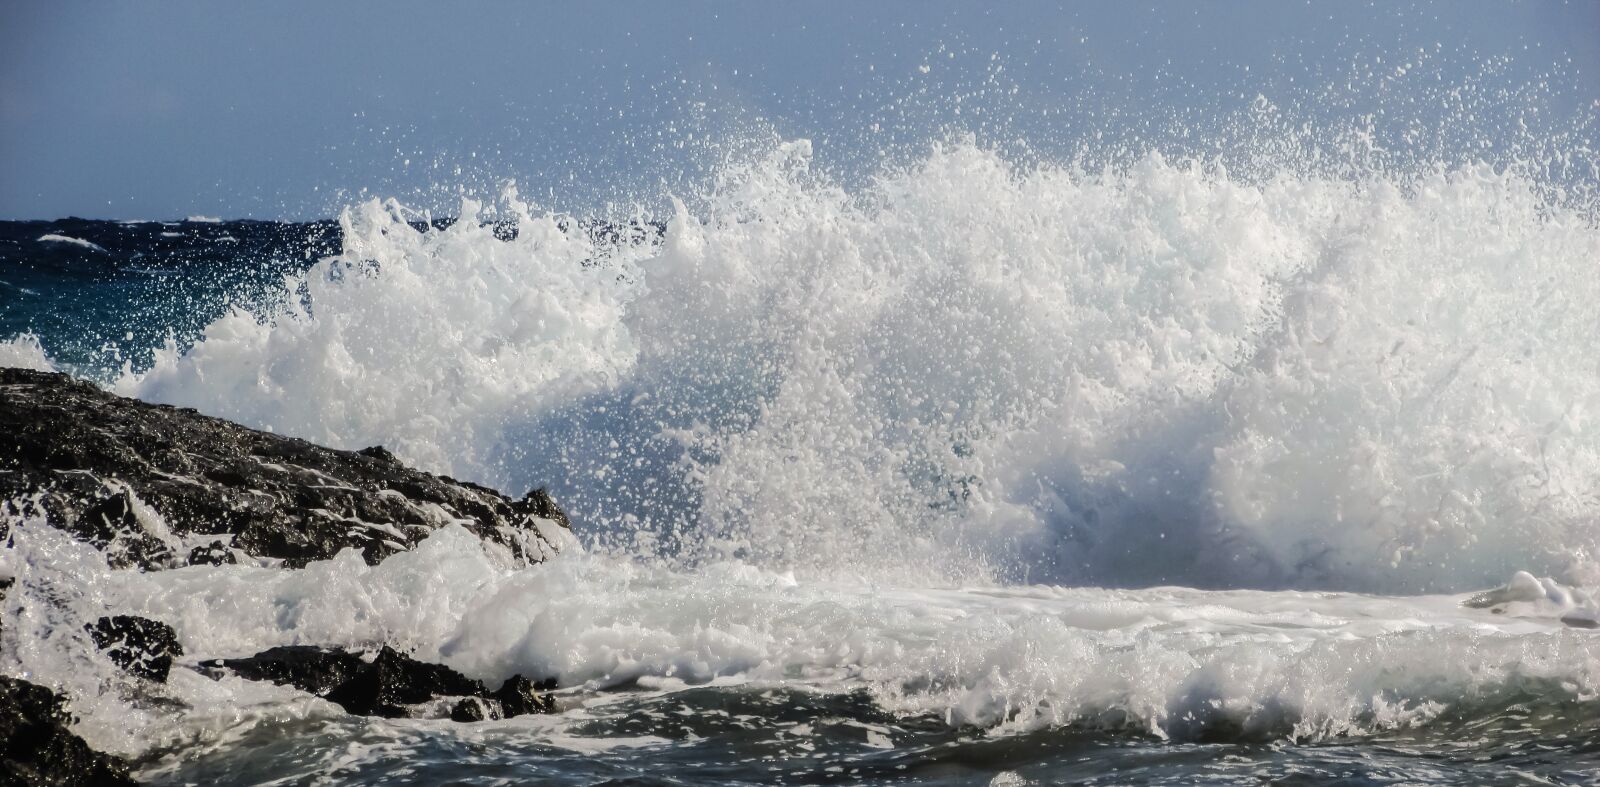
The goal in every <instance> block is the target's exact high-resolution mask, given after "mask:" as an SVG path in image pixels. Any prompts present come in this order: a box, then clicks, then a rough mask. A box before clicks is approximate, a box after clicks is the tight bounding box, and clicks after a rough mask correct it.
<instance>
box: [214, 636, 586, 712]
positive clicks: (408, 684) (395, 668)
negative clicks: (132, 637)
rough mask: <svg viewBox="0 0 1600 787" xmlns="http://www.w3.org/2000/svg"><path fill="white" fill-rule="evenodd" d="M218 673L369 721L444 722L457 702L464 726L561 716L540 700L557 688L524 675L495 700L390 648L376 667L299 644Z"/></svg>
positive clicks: (449, 672) (226, 662)
mask: <svg viewBox="0 0 1600 787" xmlns="http://www.w3.org/2000/svg"><path fill="white" fill-rule="evenodd" d="M215 666H216V667H221V668H225V669H228V670H232V671H233V672H234V673H235V674H237V675H239V676H240V677H242V678H247V679H250V680H270V681H272V682H274V683H277V684H280V685H283V684H287V685H291V686H294V687H296V688H299V689H300V690H302V691H308V692H311V693H313V694H317V695H320V696H322V698H323V699H326V700H328V701H329V702H333V703H336V704H338V705H339V706H340V707H343V708H344V709H345V711H347V712H349V713H353V714H357V715H361V716H386V717H389V718H403V717H416V716H429V715H438V714H439V713H440V712H441V711H442V709H441V708H440V707H439V706H438V702H439V701H440V700H449V699H451V698H455V701H454V702H451V703H449V704H448V705H446V706H445V707H448V708H449V711H448V713H449V716H450V718H452V719H454V720H456V721H484V720H488V719H501V718H511V717H512V716H521V715H523V714H526V713H549V712H551V711H553V710H555V704H554V703H552V702H551V701H550V698H549V697H546V696H544V695H543V694H541V693H540V692H541V691H544V690H547V689H549V688H553V687H554V686H555V683H554V681H550V682H547V683H534V682H533V681H530V680H528V679H527V678H524V677H522V676H521V675H516V676H514V677H512V678H511V679H510V680H508V681H506V682H505V684H504V685H502V686H501V687H500V689H499V690H498V691H496V692H494V693H493V694H491V693H489V692H487V691H485V689H484V686H483V684H482V683H481V682H479V681H476V680H473V679H472V678H468V677H466V676H465V675H462V674H461V673H459V672H456V671H455V670H453V669H450V668H449V667H446V666H444V665H441V664H429V663H427V662H424V661H418V660H416V659H414V658H411V657H410V656H407V655H406V654H404V653H401V652H399V651H397V650H395V649H393V648H389V647H385V648H383V649H382V650H380V651H379V652H378V654H377V656H376V657H374V658H373V659H372V661H371V662H368V661H366V660H365V659H363V658H362V657H361V656H359V655H357V654H354V653H351V652H349V651H344V650H339V649H337V648H319V647H313V646H306V645H295V646H284V647H277V648H272V649H271V650H266V651H262V652H261V653H257V654H256V655H254V656H251V657H249V658H244V659H223V660H221V661H220V662H219V663H218V664H217V665H215Z"/></svg>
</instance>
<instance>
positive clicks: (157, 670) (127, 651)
mask: <svg viewBox="0 0 1600 787" xmlns="http://www.w3.org/2000/svg"><path fill="white" fill-rule="evenodd" d="M86 628H88V629H89V635H90V636H91V637H93V638H94V644H95V645H96V646H98V647H99V648H100V649H101V650H103V651H105V652H106V655H107V656H110V657H111V660H112V661H113V662H114V663H116V665H117V666H119V667H121V668H123V669H124V670H127V671H128V673H129V674H132V675H137V676H139V677H141V678H146V679H149V680H153V681H157V682H165V681H166V680H167V674H168V673H169V672H171V671H172V659H173V658H174V657H177V656H182V655H183V646H182V645H180V644H178V634H177V632H175V631H173V630H172V627H171V626H169V625H167V624H165V623H162V622H160V621H156V620H150V619H148V618H141V617H135V616H133V615H112V616H110V617H104V618H101V619H99V620H97V621H95V622H94V625H92V626H87V627H86Z"/></svg>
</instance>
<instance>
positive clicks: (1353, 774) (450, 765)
mask: <svg viewBox="0 0 1600 787" xmlns="http://www.w3.org/2000/svg"><path fill="white" fill-rule="evenodd" d="M1526 699H1527V700H1528V701H1527V702H1522V703H1506V704H1501V705H1499V706H1498V707H1495V708H1487V707H1486V708H1479V709H1476V711H1475V713H1476V715H1475V716H1474V717H1472V718H1447V719H1440V720H1437V721H1435V722H1434V723H1433V724H1431V725H1429V728H1428V729H1426V730H1413V731H1398V732H1390V733H1385V734H1381V735H1374V736H1358V737H1352V738H1350V739H1343V740H1339V739H1335V740H1329V741H1322V742H1317V743H1294V742H1292V741H1290V740H1288V739H1272V738H1271V737H1270V736H1238V735H1237V731H1228V730H1216V731H1214V732H1212V733H1209V734H1207V735H1203V736H1201V737H1202V738H1204V739H1205V740H1197V741H1177V742H1175V741H1165V740H1161V739H1159V738H1156V737H1154V736H1150V735H1145V734H1138V733H1130V732H1124V733H1115V732H1106V731H1095V730H1092V729H1074V728H1061V729H1051V730H1042V731H1036V732H1029V733H1019V734H992V733H987V732H985V731H983V730H977V729H959V728H954V729H953V728H951V727H950V726H949V725H947V724H945V723H944V721H943V720H942V719H937V718H909V719H908V718H903V717H898V716H896V715H894V714H890V713H886V712H884V711H883V710H881V709H880V708H878V707H877V706H876V705H875V704H874V703H873V701H872V700H871V699H870V698H869V697H867V696H865V695H864V694H860V693H854V694H846V695H818V694H812V693H806V692H795V691H785V690H765V691H754V690H748V689H731V688H730V689H714V688H697V689H689V690H686V691H679V692H676V693H673V694H671V695H669V696H665V697H660V696H653V697H645V696H637V695H630V694H628V693H621V694H615V695H611V696H607V697H604V698H601V703H602V704H600V706H599V707H596V708H591V709H589V710H586V711H569V713H584V714H585V715H586V716H588V718H587V719H586V720H585V721H582V722H578V723H575V724H570V725H568V726H567V729H566V730H565V732H566V734H567V735H570V736H572V737H571V738H570V739H568V740H567V741H566V746H557V745H551V744H549V743H540V742H538V738H539V737H542V736H534V735H529V734H527V729H528V728H537V727H539V726H540V724H541V721H540V720H523V721H522V722H519V723H513V722H502V723H490V724H487V725H483V727H484V728H483V729H474V730H464V729H461V728H457V727H453V726H451V725H449V724H448V723H444V722H441V723H438V724H433V725H415V726H404V725H394V724H390V723H384V722H368V721H364V720H361V721H344V722H340V721H327V722H320V723H317V722H313V723H296V724H291V725H283V726H276V725H269V726H263V727H260V728H258V729H256V730H254V731H252V732H251V734H250V735H249V736H247V737H246V738H245V739H244V740H242V741H241V742H240V748H239V749H229V750H224V751H219V752H214V753H210V754H206V755H204V756H201V757H199V758H196V759H194V760H192V761H189V762H185V763H184V764H183V765H182V766H180V767H179V768H178V769H177V772H175V773H165V774H163V775H162V776H161V777H160V778H158V781H160V782H162V783H173V784H178V783H191V784H205V783H273V784H314V783H327V781H332V782H335V783H383V784H597V785H602V784H603V785H693V784H740V785H745V784H748V785H757V784H928V785H989V784H993V785H1027V784H1038V785H1056V784H1059V785H1182V784H1230V785H1233V784H1236V785H1254V784H1265V783H1272V784H1289V785H1330V784H1336V785H1396V784H1459V785H1477V784H1484V785H1486V784H1592V783H1594V780H1595V779H1596V778H1600V742H1597V739H1596V737H1595V735H1596V733H1600V710H1596V709H1595V707H1594V705H1593V703H1568V704H1563V705H1555V706H1547V707H1542V706H1541V705H1540V704H1539V702H1538V700H1537V699H1536V698H1535V697H1533V696H1531V695H1530V696H1529V697H1527V698H1526ZM591 701H593V700H591ZM1241 737H1242V738H1243V739H1240V738H1241ZM1258 737H1259V738H1260V739H1253V738H1258ZM569 747H570V748H569ZM242 752H247V753H242ZM358 752H359V754H357V753H358ZM341 754H344V755H350V756H348V761H345V762H341V761H340V755H341Z"/></svg>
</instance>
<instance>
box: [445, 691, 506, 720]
mask: <svg viewBox="0 0 1600 787" xmlns="http://www.w3.org/2000/svg"><path fill="white" fill-rule="evenodd" d="M499 718H502V716H501V715H500V706H499V703H497V702H495V701H494V700H485V699H482V698H479V697H464V698H462V700H461V701H460V702H458V703H456V706H455V707H454V708H452V709H451V710H450V720H451V721H460V722H470V721H489V720H491V719H499Z"/></svg>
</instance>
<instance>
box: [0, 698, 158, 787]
mask: <svg viewBox="0 0 1600 787" xmlns="http://www.w3.org/2000/svg"><path fill="white" fill-rule="evenodd" d="M71 721H72V719H71V717H70V716H68V715H67V712H66V710H65V708H64V707H63V703H62V699H61V697H60V696H59V695H57V694H56V693H55V692H53V691H51V690H49V689H47V688H45V687H43V686H38V685H35V684H32V683H29V682H27V681H25V680H18V679H16V678H8V677H5V676H3V675H0V785H60V786H61V787H76V786H77V785H108V787H109V786H113V785H126V784H134V781H133V780H132V779H130V778H129V777H128V765H127V763H125V762H123V761H122V760H120V759H118V758H116V757H112V756H110V755H108V754H101V753H100V752H97V751H95V750H94V749H91V748H90V747H89V744H87V743H85V742H84V740H83V739H82V738H80V737H78V736H77V735H75V734H73V732H72V731H71V730H70V729H68V728H67V726H68V725H69V724H70V723H71Z"/></svg>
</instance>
